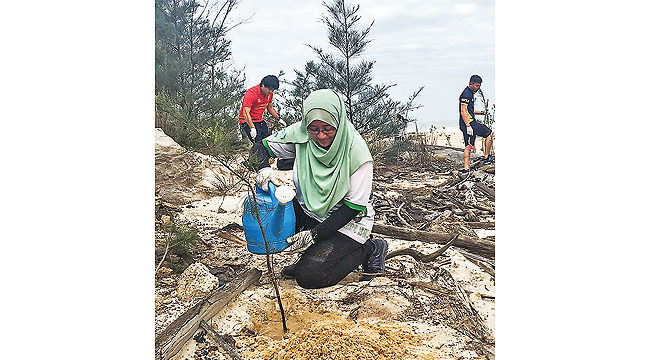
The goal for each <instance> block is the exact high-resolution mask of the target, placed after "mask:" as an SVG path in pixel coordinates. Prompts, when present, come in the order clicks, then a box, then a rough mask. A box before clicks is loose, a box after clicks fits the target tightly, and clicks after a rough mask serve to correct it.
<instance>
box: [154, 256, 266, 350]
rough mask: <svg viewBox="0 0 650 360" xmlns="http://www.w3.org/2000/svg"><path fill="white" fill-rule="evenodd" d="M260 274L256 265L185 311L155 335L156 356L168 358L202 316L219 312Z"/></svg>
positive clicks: (194, 329)
mask: <svg viewBox="0 0 650 360" xmlns="http://www.w3.org/2000/svg"><path fill="white" fill-rule="evenodd" d="M261 275H262V272H261V271H259V270H258V269H255V268H252V269H248V270H246V271H244V272H243V273H241V274H239V275H238V276H236V277H235V278H234V279H232V281H231V282H230V283H228V284H226V285H225V286H224V287H223V288H219V289H216V290H214V291H213V292H212V293H211V294H210V295H209V296H208V297H206V298H205V299H204V300H203V301H201V302H199V303H198V304H196V305H194V306H192V307H191V308H190V309H189V310H187V311H186V312H184V313H183V314H182V315H181V316H179V317H178V318H177V319H176V320H174V321H173V322H172V323H171V324H169V326H167V328H165V330H163V331H162V332H161V333H160V334H159V335H158V336H156V359H161V360H168V359H170V358H171V357H172V356H174V355H176V354H177V353H178V352H179V351H180V350H181V349H182V348H183V346H184V345H185V343H186V342H187V341H188V340H189V339H190V338H192V336H194V333H195V332H196V330H198V328H199V326H200V324H201V320H207V319H210V318H212V317H213V316H215V315H216V314H218V313H219V311H221V309H223V308H224V307H225V306H226V305H228V303H230V301H232V299H234V298H235V297H236V296H237V295H239V294H240V293H241V292H242V291H244V290H245V289H246V288H248V287H249V286H250V285H251V284H253V283H254V282H256V281H258V280H259V279H260V276H261Z"/></svg>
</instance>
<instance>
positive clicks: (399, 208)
mask: <svg viewBox="0 0 650 360" xmlns="http://www.w3.org/2000/svg"><path fill="white" fill-rule="evenodd" d="M404 204H405V203H402V205H400V206H399V207H398V208H397V218H398V219H399V221H400V222H402V224H404V225H406V227H408V228H411V229H415V227H413V226H412V225H411V224H409V223H408V222H406V220H404V218H403V217H402V215H400V213H399V212H400V210H402V207H403V206H404Z"/></svg>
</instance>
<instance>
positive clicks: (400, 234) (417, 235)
mask: <svg viewBox="0 0 650 360" xmlns="http://www.w3.org/2000/svg"><path fill="white" fill-rule="evenodd" d="M372 232H373V233H375V234H380V235H386V236H390V237H393V238H397V239H402V240H410V241H422V242H426V243H434V244H440V245H446V244H447V243H448V242H449V240H451V239H452V238H453V237H454V234H449V233H443V232H430V231H421V230H412V229H404V228H400V227H397V226H391V225H383V224H377V223H375V224H374V225H373V227H372ZM453 246H455V247H458V248H462V249H465V250H467V251H469V252H470V253H473V254H476V255H480V256H483V257H486V258H489V259H494V242H492V241H487V240H482V239H472V238H470V237H468V236H459V237H458V239H456V240H455V241H454V244H453Z"/></svg>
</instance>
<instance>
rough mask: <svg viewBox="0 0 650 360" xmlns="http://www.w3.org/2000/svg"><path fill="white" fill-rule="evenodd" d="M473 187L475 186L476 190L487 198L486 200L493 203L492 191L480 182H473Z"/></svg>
mask: <svg viewBox="0 0 650 360" xmlns="http://www.w3.org/2000/svg"><path fill="white" fill-rule="evenodd" d="M474 186H476V188H477V189H479V190H480V191H481V192H482V193H483V194H485V195H486V196H487V197H488V199H490V200H492V201H494V190H492V189H490V188H489V187H487V186H486V185H485V184H483V183H480V182H475V183H474Z"/></svg>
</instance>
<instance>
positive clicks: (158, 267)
mask: <svg viewBox="0 0 650 360" xmlns="http://www.w3.org/2000/svg"><path fill="white" fill-rule="evenodd" d="M171 236H172V235H171V234H169V235H167V246H165V253H164V254H163V257H162V259H160V262H159V263H158V266H156V271H154V274H155V273H157V272H158V269H160V265H162V263H163V261H165V258H166V257H167V252H168V251H169V243H170V242H172V237H171Z"/></svg>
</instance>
